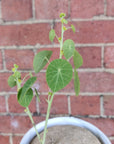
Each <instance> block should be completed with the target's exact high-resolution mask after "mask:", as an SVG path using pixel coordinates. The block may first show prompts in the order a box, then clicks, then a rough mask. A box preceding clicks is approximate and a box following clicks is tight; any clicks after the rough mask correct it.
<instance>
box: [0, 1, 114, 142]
mask: <svg viewBox="0 0 114 144" xmlns="http://www.w3.org/2000/svg"><path fill="white" fill-rule="evenodd" d="M60 12H65V13H66V15H67V18H68V20H69V22H72V23H73V24H74V25H75V27H76V34H72V32H71V31H68V32H66V37H65V38H72V39H73V40H74V41H75V44H76V48H77V50H78V51H79V52H80V53H81V54H82V56H83V59H84V64H83V66H82V67H81V68H80V69H79V77H80V81H81V93H80V96H79V97H75V94H74V90H73V83H72V82H71V83H70V84H69V85H68V86H67V87H66V89H63V90H62V91H60V92H58V93H57V94H56V95H55V99H54V102H53V105H52V110H51V117H53V116H61V115H62V116H64V115H66V116H69V115H73V116H76V117H80V118H82V119H84V120H86V121H89V122H91V123H93V124H94V125H96V126H97V127H99V128H100V129H101V130H102V131H103V132H104V133H105V134H106V135H107V136H108V137H109V138H110V140H111V141H112V144H114V1H113V0H86V1H85V0H1V1H0V144H6V143H7V144H19V141H20V139H21V138H22V136H23V134H24V133H25V132H26V131H27V130H28V129H29V128H30V127H31V123H30V121H29V119H28V117H27V115H26V114H25V113H24V109H23V108H22V107H20V105H19V104H18V103H17V100H16V88H9V86H8V84H7V78H8V76H9V75H10V74H11V67H12V66H13V64H14V63H16V64H18V65H19V66H20V71H22V70H24V72H23V75H24V74H25V73H27V72H29V71H32V70H33V68H32V61H33V57H34V55H35V54H36V53H37V52H38V51H40V50H43V49H47V50H52V51H53V56H52V59H53V58H55V57H57V51H58V44H57V43H56V42H55V43H53V44H52V43H51V42H50V41H49V38H48V33H49V30H50V29H51V28H52V27H53V28H55V30H56V31H57V32H58V34H59V28H60V27H59V26H60V22H59V20H58V19H59V13H60ZM38 83H39V89H40V91H41V104H40V105H38V103H37V100H36V98H35V97H34V99H33V101H32V103H31V105H30V109H31V111H32V112H33V113H34V120H35V121H36V122H40V121H42V120H44V116H45V113H46V106H47V105H46V102H45V98H46V97H47V92H48V87H47V85H46V82H45V70H43V71H42V72H41V73H40V74H39V75H38Z"/></svg>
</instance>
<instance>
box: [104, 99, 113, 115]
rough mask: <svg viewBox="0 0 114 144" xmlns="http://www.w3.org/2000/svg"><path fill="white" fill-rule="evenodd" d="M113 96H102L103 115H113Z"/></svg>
mask: <svg viewBox="0 0 114 144" xmlns="http://www.w3.org/2000/svg"><path fill="white" fill-rule="evenodd" d="M113 102H114V96H104V114H105V115H114V103H113Z"/></svg>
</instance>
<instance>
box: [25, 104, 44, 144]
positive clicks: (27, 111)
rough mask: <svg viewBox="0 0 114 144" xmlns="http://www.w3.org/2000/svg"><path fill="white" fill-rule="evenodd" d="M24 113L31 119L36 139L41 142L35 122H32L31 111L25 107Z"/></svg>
mask: <svg viewBox="0 0 114 144" xmlns="http://www.w3.org/2000/svg"><path fill="white" fill-rule="evenodd" d="M26 113H27V114H28V116H29V118H30V120H31V123H32V125H33V127H34V129H35V132H36V135H37V137H38V140H39V142H40V144H42V140H41V138H40V135H39V133H38V131H37V129H36V125H35V123H34V120H33V118H32V115H31V112H30V110H29V108H28V107H26Z"/></svg>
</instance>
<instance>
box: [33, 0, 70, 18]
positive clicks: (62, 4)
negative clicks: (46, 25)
mask: <svg viewBox="0 0 114 144" xmlns="http://www.w3.org/2000/svg"><path fill="white" fill-rule="evenodd" d="M35 2H36V3H35V8H36V18H37V19H55V18H57V19H58V18H59V14H60V13H61V12H64V13H66V14H67V16H68V0H61V1H60V0H56V1H54V0H48V1H47V0H35Z"/></svg>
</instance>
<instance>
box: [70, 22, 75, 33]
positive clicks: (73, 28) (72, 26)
mask: <svg viewBox="0 0 114 144" xmlns="http://www.w3.org/2000/svg"><path fill="white" fill-rule="evenodd" d="M71 28H72V31H73V32H74V33H75V32H76V29H75V26H74V25H73V24H71Z"/></svg>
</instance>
